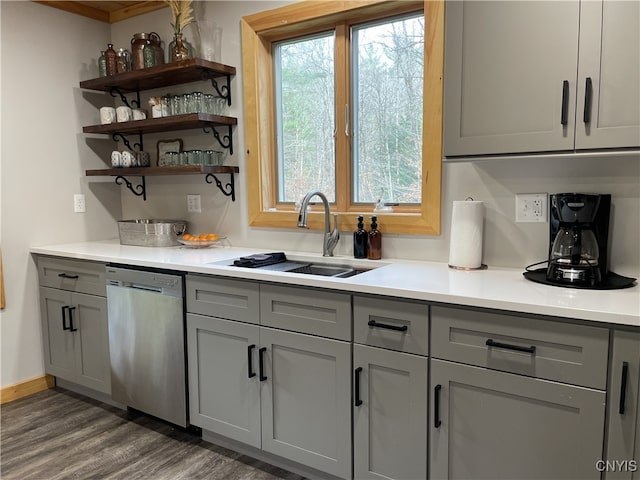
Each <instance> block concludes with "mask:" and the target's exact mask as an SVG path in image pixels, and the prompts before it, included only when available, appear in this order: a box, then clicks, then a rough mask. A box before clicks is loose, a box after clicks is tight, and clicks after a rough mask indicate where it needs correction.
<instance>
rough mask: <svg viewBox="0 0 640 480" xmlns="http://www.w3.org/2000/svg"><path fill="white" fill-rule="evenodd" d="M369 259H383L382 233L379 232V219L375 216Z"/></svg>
mask: <svg viewBox="0 0 640 480" xmlns="http://www.w3.org/2000/svg"><path fill="white" fill-rule="evenodd" d="M367 258H368V259H369V260H380V259H381V258H382V233H381V232H380V230H378V217H376V216H375V215H373V216H372V217H371V230H369V244H368V246H367Z"/></svg>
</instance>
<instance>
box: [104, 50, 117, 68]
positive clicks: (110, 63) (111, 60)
mask: <svg viewBox="0 0 640 480" xmlns="http://www.w3.org/2000/svg"><path fill="white" fill-rule="evenodd" d="M104 58H105V60H106V64H107V75H115V74H116V73H118V54H117V53H116V51H115V50H114V49H113V44H112V43H110V44H108V45H107V49H106V50H105V51H104Z"/></svg>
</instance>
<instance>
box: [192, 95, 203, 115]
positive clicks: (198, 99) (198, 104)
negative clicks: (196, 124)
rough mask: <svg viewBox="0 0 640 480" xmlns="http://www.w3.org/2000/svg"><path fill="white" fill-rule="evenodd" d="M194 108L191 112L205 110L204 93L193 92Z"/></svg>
mask: <svg viewBox="0 0 640 480" xmlns="http://www.w3.org/2000/svg"><path fill="white" fill-rule="evenodd" d="M191 95H192V97H193V98H192V101H193V104H192V110H191V113H200V112H204V108H203V107H204V98H203V97H204V95H203V93H202V92H193V93H192V94H191Z"/></svg>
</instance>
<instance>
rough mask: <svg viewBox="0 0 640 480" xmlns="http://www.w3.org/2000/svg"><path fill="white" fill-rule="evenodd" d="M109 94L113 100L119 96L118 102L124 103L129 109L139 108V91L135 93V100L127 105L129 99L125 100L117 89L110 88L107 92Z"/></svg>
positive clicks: (123, 95) (125, 97)
mask: <svg viewBox="0 0 640 480" xmlns="http://www.w3.org/2000/svg"><path fill="white" fill-rule="evenodd" d="M109 93H110V94H111V96H112V97H113V98H117V97H118V96H120V100H122V103H124V104H125V105H126V106H127V107H129V108H140V92H139V91H136V99H135V100H131V103H129V99H128V98H127V96H126V95H125V94H124V93H122V91H121V90H120V89H119V88H118V87H111V90H109Z"/></svg>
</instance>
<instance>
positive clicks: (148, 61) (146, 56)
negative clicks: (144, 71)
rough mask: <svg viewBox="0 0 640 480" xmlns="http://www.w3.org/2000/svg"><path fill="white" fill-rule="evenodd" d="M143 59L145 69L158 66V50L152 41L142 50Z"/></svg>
mask: <svg viewBox="0 0 640 480" xmlns="http://www.w3.org/2000/svg"><path fill="white" fill-rule="evenodd" d="M142 59H143V62H144V68H149V67H153V66H154V65H155V64H156V49H155V48H154V47H153V45H152V44H151V42H150V41H148V42H147V43H146V44H145V46H144V47H143V48H142Z"/></svg>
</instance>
